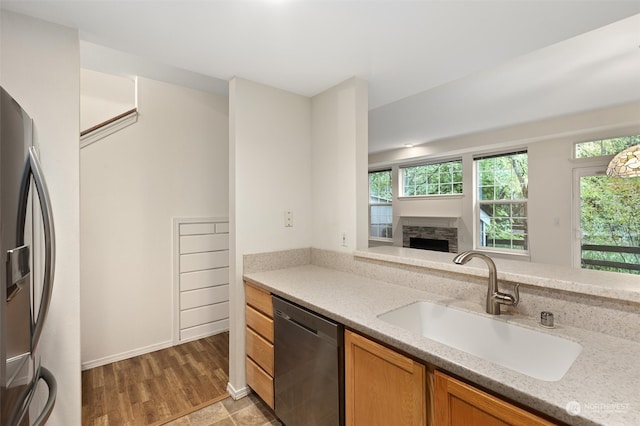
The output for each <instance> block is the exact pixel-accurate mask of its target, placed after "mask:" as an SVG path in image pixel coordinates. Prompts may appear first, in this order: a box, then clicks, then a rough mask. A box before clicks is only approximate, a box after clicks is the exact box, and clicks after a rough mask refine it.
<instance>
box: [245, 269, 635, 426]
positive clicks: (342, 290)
mask: <svg viewBox="0 0 640 426" xmlns="http://www.w3.org/2000/svg"><path fill="white" fill-rule="evenodd" d="M244 278H245V280H246V281H248V282H251V283H253V284H256V285H258V286H260V287H262V288H265V289H267V290H268V291H271V292H272V293H274V294H277V295H279V296H282V297H284V298H287V299H289V300H291V301H293V302H295V303H298V304H300V305H302V306H305V307H307V308H309V309H311V310H313V311H316V312H318V313H320V314H322V315H325V316H327V317H329V318H332V319H334V320H336V321H338V322H340V323H342V324H344V325H345V326H346V327H349V328H351V329H353V330H356V331H359V332H361V333H363V334H366V335H368V336H371V337H372V338H374V339H378V340H380V341H383V342H386V343H388V344H389V345H391V346H393V347H396V348H398V349H399V350H401V351H404V352H406V353H408V354H410V355H412V356H414V357H416V358H418V359H421V360H423V361H424V362H426V363H429V364H432V365H433V366H435V367H436V368H440V369H443V370H446V371H448V372H450V373H453V374H455V375H457V376H460V377H462V378H464V379H467V380H469V381H471V382H473V383H476V384H478V385H479V386H481V387H484V388H486V389H489V390H492V391H494V392H496V393H498V394H501V395H503V396H505V397H507V398H509V399H512V400H514V401H517V402H519V403H521V404H523V405H525V406H528V407H531V408H532V409H534V410H537V411H539V412H542V413H545V414H547V415H549V416H551V417H554V418H556V419H558V420H561V421H563V422H566V423H569V424H575V425H592V424H602V425H638V424H640V400H639V397H638V390H639V386H640V385H639V384H640V343H637V342H634V341H629V340H624V339H620V338H615V337H610V336H607V335H604V334H599V333H595V332H591V331H587V330H582V329H579V328H574V327H567V326H563V325H562V324H557V327H556V328H555V329H551V330H546V329H542V328H540V327H539V326H538V325H537V324H536V321H535V320H534V319H533V318H527V317H523V316H515V315H513V316H512V315H501V316H500V317H498V318H497V320H499V321H509V322H514V323H518V324H520V325H522V326H525V327H530V328H533V329H535V330H538V331H542V332H546V333H550V334H553V335H557V336H561V337H565V338H568V339H570V340H574V341H577V342H579V343H580V344H581V345H582V346H583V349H582V352H581V353H580V355H579V356H578V358H577V359H576V361H575V362H574V364H573V365H572V366H571V368H570V369H569V371H568V372H567V373H566V374H565V376H564V377H563V378H562V379H561V380H559V381H556V382H547V381H542V380H538V379H534V378H532V377H529V376H527V375H524V374H521V373H518V372H516V371H513V370H509V369H506V368H504V367H501V366H498V365H496V364H494V363H492V362H489V361H486V360H484V359H482V358H479V357H476V356H473V355H471V354H468V353H466V352H463V351H460V350H457V349H454V348H451V347H449V346H446V345H444V344H441V343H438V342H436V341H433V340H429V339H426V338H424V337H421V336H418V335H415V334H412V333H411V332H409V331H407V330H405V329H403V328H400V327H396V326H393V325H391V324H388V323H386V322H384V321H382V320H380V319H378V315H380V314H382V313H385V312H388V311H390V310H393V309H396V308H399V307H401V306H405V305H408V304H410V303H413V302H415V301H417V300H425V301H432V302H436V303H442V304H447V305H451V306H452V307H455V308H458V309H464V310H467V311H472V312H475V313H478V314H479V315H487V314H485V313H484V312H483V308H484V307H483V306H479V305H478V304H474V303H471V302H468V301H459V300H453V299H450V298H446V297H443V296H441V295H436V294H432V293H428V292H425V291H421V290H416V289H412V288H408V287H403V286H398V285H394V284H389V283H386V282H383V281H377V280H373V279H369V278H365V277H362V276H359V275H355V274H351V273H346V272H340V271H336V270H333V269H328V268H324V267H320V266H316V265H304V266H297V267H291V268H286V269H279V270H274V271H267V272H256V273H249V274H245V276H244ZM428 279H433V280H440V281H447V280H450V278H443V277H436V276H433V277H430V278H428ZM540 356H544V354H543V353H541V354H540ZM576 403H577V404H576ZM569 404H571V407H573V408H575V407H579V408H580V409H579V413H577V414H575V415H572V414H569V412H568V410H567V406H568V405H569ZM578 404H579V405H578ZM576 411H578V410H576ZM573 413H575V411H573Z"/></svg>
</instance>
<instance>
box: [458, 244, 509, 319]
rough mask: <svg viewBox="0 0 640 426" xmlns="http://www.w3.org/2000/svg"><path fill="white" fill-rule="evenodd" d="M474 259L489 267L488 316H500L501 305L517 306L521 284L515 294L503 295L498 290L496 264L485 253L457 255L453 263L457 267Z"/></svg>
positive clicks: (474, 252) (466, 252) (473, 252)
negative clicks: (480, 260) (482, 261)
mask: <svg viewBox="0 0 640 426" xmlns="http://www.w3.org/2000/svg"><path fill="white" fill-rule="evenodd" d="M474 257H477V258H479V259H482V260H484V262H485V263H486V264H487V266H488V267H489V287H488V289H487V301H486V309H487V313H488V314H492V315H500V305H511V306H516V305H517V304H518V302H519V301H520V292H519V287H520V284H516V286H515V288H514V294H508V293H502V292H500V291H499V290H498V276H497V273H496V264H495V263H493V260H491V258H490V257H489V256H487V255H486V254H484V253H480V252H479V251H473V250H470V251H465V252H464V253H460V254H459V255H457V256H456V257H455V258H454V259H453V262H454V263H455V264H457V265H464V264H465V263H467V262H468V261H470V260H471V259H473V258H474Z"/></svg>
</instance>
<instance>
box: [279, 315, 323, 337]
mask: <svg viewBox="0 0 640 426" xmlns="http://www.w3.org/2000/svg"><path fill="white" fill-rule="evenodd" d="M275 311H276V315H277V316H279V317H280V318H282V319H283V320H285V321H288V322H290V323H291V324H294V325H297V326H298V327H300V328H302V329H303V330H306V331H308V332H309V333H312V334H314V335H316V336H317V335H318V330H314V329H313V328H311V327H309V326H308V325H305V324H303V323H301V322H300V321H296V319H295V318H291V316H290V315H288V314H287V313H286V312H282V311H281V310H279V309H276V310H275Z"/></svg>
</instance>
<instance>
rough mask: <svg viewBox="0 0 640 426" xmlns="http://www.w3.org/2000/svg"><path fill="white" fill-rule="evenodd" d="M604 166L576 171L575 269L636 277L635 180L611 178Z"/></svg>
mask: <svg viewBox="0 0 640 426" xmlns="http://www.w3.org/2000/svg"><path fill="white" fill-rule="evenodd" d="M604 169H605V167H604V166H602V167H593V168H588V169H576V171H575V176H576V185H575V186H574V188H575V189H576V190H578V191H579V193H578V194H577V195H578V196H576V197H574V198H575V200H576V202H577V204H576V206H575V207H576V210H577V211H576V213H577V216H576V217H577V219H578V222H577V223H578V224H579V226H580V233H579V238H578V241H577V251H576V253H577V256H576V266H578V264H579V267H581V268H584V269H597V270H601V271H613V272H623V273H629V274H640V223H639V222H638V220H637V216H636V215H637V214H638V211H640V200H639V199H638V197H637V194H638V193H640V179H639V178H627V179H625V178H613V177H608V176H606V175H605V174H604Z"/></svg>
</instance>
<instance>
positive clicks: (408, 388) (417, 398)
mask: <svg viewBox="0 0 640 426" xmlns="http://www.w3.org/2000/svg"><path fill="white" fill-rule="evenodd" d="M344 341H345V351H346V352H345V388H346V392H345V394H346V395H345V399H346V407H345V415H346V424H347V426H362V425H367V426H375V425H380V426H388V425H416V426H417V425H426V411H427V397H426V377H425V367H424V365H422V364H419V363H417V362H415V361H413V360H412V359H410V358H407V357H406V356H404V355H401V354H399V353H397V352H395V351H393V350H391V349H389V348H387V347H385V346H382V345H380V344H378V343H376V342H373V341H371V340H369V339H367V338H365V337H363V336H361V335H359V334H355V333H353V332H351V331H349V330H346V331H345V339H344Z"/></svg>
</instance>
